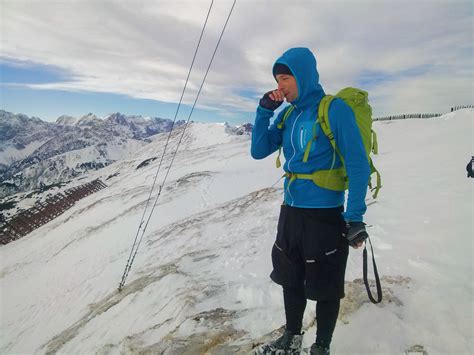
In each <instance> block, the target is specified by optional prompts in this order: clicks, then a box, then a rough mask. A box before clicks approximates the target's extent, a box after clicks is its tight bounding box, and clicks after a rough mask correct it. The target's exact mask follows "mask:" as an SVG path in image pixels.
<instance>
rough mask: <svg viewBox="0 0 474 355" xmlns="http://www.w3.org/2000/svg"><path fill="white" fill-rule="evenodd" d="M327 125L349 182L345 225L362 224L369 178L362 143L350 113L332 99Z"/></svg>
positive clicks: (344, 105)
mask: <svg viewBox="0 0 474 355" xmlns="http://www.w3.org/2000/svg"><path fill="white" fill-rule="evenodd" d="M329 124H330V125H331V130H332V132H333V134H334V140H335V142H336V146H337V147H338V148H339V151H340V152H341V155H342V156H343V158H344V163H345V167H346V172H347V176H348V178H349V193H348V197H347V208H346V211H345V212H344V219H345V220H346V221H348V222H349V221H353V222H362V221H363V215H364V213H365V212H366V210H367V206H366V204H365V195H366V194H367V184H368V182H369V176H370V166H369V162H368V159H367V155H366V153H365V148H364V143H363V142H362V137H361V135H360V131H359V128H358V127H357V123H356V120H355V117H354V113H353V112H352V109H351V108H350V107H349V106H348V105H347V104H346V103H345V102H344V101H342V100H340V99H335V100H334V101H333V102H332V103H331V106H330V108H329Z"/></svg>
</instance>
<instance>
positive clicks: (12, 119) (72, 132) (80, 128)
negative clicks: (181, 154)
mask: <svg viewBox="0 0 474 355" xmlns="http://www.w3.org/2000/svg"><path fill="white" fill-rule="evenodd" d="M184 123H185V121H177V122H176V124H175V128H178V127H179V126H181V125H183V124H184ZM172 125H173V121H172V120H169V119H164V118H158V117H146V118H145V117H142V116H127V115H124V114H121V113H118V112H117V113H113V114H110V115H107V116H105V117H103V118H99V117H97V116H95V115H94V114H92V113H89V114H87V115H85V116H83V117H80V118H76V117H71V116H61V117H59V118H58V119H57V120H56V122H54V123H53V122H45V121H42V120H41V119H39V118H37V117H28V116H26V115H23V114H14V113H11V112H7V111H4V110H0V198H3V197H6V196H9V195H12V194H15V193H18V192H24V191H29V190H33V189H38V188H43V189H44V188H48V186H52V185H55V184H59V183H62V182H67V181H69V180H71V179H73V178H75V177H78V176H80V175H82V174H84V173H85V172H87V171H90V170H98V169H101V168H103V167H105V166H107V165H109V164H111V163H113V162H115V161H118V160H121V159H125V158H127V157H129V156H130V155H131V154H132V153H134V152H135V151H136V150H138V149H140V148H141V147H143V146H144V145H146V144H148V143H150V142H151V141H152V136H154V135H156V134H159V133H163V132H169V131H170V130H171V127H172ZM226 126H227V127H226V128H227V130H228V131H229V132H230V133H232V134H236V135H241V134H250V132H251V131H252V125H251V124H245V125H242V126H237V127H233V126H229V125H227V124H226Z"/></svg>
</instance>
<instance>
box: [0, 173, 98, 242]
mask: <svg viewBox="0 0 474 355" xmlns="http://www.w3.org/2000/svg"><path fill="white" fill-rule="evenodd" d="M105 187H107V185H105V184H104V183H103V182H102V181H100V180H99V179H96V180H93V181H91V182H88V183H86V184H83V185H80V186H75V187H72V188H70V189H67V190H65V191H64V193H57V194H56V195H54V196H51V197H48V198H47V199H46V200H45V201H43V202H40V201H38V202H36V203H35V205H34V206H33V207H31V208H29V209H27V210H24V211H21V212H19V213H17V214H16V215H14V216H12V217H11V218H9V219H7V220H6V221H5V222H4V223H3V224H0V244H3V245H5V244H8V243H10V242H11V241H13V240H16V239H19V238H21V237H24V236H25V235H27V234H28V233H30V232H32V231H34V230H35V229H37V228H39V227H41V226H42V225H44V224H46V223H48V222H49V221H51V220H53V219H54V218H56V217H58V216H59V215H61V214H63V213H64V211H66V210H68V209H69V208H71V207H72V206H73V205H74V204H75V203H76V202H77V201H79V200H80V199H83V198H84V197H86V196H89V195H91V194H93V193H94V192H97V191H99V190H102V189H103V188H105Z"/></svg>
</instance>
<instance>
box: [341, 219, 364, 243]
mask: <svg viewBox="0 0 474 355" xmlns="http://www.w3.org/2000/svg"><path fill="white" fill-rule="evenodd" d="M346 228H347V233H346V238H347V241H348V242H349V245H350V246H351V247H356V246H357V244H359V243H361V242H363V241H364V240H366V239H367V238H368V237H369V235H368V234H367V231H366V230H365V223H364V222H348V223H347V224H346Z"/></svg>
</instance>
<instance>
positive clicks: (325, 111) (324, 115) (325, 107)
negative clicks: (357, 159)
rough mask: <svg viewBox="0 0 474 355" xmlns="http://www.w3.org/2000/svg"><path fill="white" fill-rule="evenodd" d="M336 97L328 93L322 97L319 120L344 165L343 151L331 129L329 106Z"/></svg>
mask: <svg viewBox="0 0 474 355" xmlns="http://www.w3.org/2000/svg"><path fill="white" fill-rule="evenodd" d="M334 99H335V97H334V96H332V95H326V96H324V97H323V98H322V99H321V102H320V103H319V107H318V122H319V124H320V125H321V129H322V130H323V132H324V134H325V135H326V137H328V139H329V142H330V143H331V145H332V147H333V149H334V151H335V152H336V153H337V154H338V155H339V158H340V159H341V162H342V165H343V166H344V165H345V164H344V157H343V156H342V154H341V152H340V151H339V149H338V148H337V146H336V141H335V140H334V134H333V133H332V130H331V125H330V124H329V107H330V105H331V102H332V100H334Z"/></svg>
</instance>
